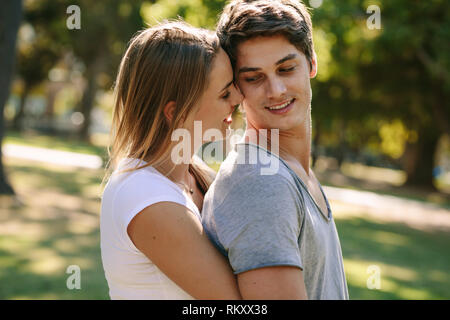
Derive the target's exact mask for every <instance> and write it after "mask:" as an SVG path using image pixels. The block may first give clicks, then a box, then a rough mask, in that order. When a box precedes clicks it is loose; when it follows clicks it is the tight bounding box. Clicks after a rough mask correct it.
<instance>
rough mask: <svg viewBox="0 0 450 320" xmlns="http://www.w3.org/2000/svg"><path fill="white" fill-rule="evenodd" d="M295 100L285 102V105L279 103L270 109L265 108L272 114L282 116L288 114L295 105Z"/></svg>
mask: <svg viewBox="0 0 450 320" xmlns="http://www.w3.org/2000/svg"><path fill="white" fill-rule="evenodd" d="M294 101H295V98H293V99H291V100H288V101H284V102H283V103H279V104H276V105H273V106H270V107H264V108H265V109H266V110H268V111H270V112H271V113H275V114H280V113H285V112H288V111H289V110H290V109H291V108H292V106H293V105H294Z"/></svg>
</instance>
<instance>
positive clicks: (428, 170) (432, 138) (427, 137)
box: [404, 128, 440, 190]
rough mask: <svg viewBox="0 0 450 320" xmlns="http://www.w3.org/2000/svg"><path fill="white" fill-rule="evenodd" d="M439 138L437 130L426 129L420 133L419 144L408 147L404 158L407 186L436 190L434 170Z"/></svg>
mask: <svg viewBox="0 0 450 320" xmlns="http://www.w3.org/2000/svg"><path fill="white" fill-rule="evenodd" d="M439 137H440V134H439V131H438V130H437V129H436V128H424V129H423V130H421V131H420V132H419V139H418V141H417V143H416V144H415V145H409V146H408V150H407V153H406V154H405V157H404V161H405V171H406V174H407V180H406V184H407V185H410V186H415V187H421V188H426V189H431V190H436V187H435V186H434V183H433V168H434V166H435V163H434V161H435V155H436V148H437V146H438V142H439Z"/></svg>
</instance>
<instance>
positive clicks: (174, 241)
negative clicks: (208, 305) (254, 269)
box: [127, 202, 241, 300]
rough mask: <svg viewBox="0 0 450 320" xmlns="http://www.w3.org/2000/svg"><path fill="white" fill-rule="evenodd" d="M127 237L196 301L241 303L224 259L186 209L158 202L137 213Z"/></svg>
mask: <svg viewBox="0 0 450 320" xmlns="http://www.w3.org/2000/svg"><path fill="white" fill-rule="evenodd" d="M127 231H128V235H129V236H130V239H131V240H132V241H133V243H134V245H135V246H136V247H137V248H138V249H139V250H140V251H141V252H142V253H144V254H145V255H146V256H147V257H148V258H149V259H150V260H151V261H152V262H153V263H155V264H156V265H157V266H158V268H159V269H161V271H163V272H164V273H165V274H166V275H167V276H168V277H169V278H170V279H171V280H172V281H173V282H175V283H176V284H177V285H179V286H180V287H181V288H182V289H183V290H185V291H186V292H187V293H189V294H190V295H191V296H193V297H194V298H196V299H204V300H214V299H227V300H228V299H240V298H241V297H240V293H239V290H238V286H237V281H236V277H235V276H234V275H233V272H232V270H231V267H230V265H229V264H228V261H227V259H226V258H225V257H224V256H223V255H222V254H221V253H220V252H219V251H218V250H217V249H216V248H215V247H214V246H213V244H212V243H211V242H210V240H209V239H208V237H207V235H206V234H205V233H204V231H203V227H202V224H201V222H200V221H199V220H198V218H197V217H196V216H195V215H194V214H193V213H192V212H191V211H189V209H187V208H186V207H184V206H182V205H180V204H177V203H173V202H159V203H156V204H154V205H151V206H149V207H147V208H145V209H144V210H142V211H141V212H140V213H138V214H137V215H136V216H135V217H134V218H133V219H132V220H131V222H130V224H129V225H128V229H127Z"/></svg>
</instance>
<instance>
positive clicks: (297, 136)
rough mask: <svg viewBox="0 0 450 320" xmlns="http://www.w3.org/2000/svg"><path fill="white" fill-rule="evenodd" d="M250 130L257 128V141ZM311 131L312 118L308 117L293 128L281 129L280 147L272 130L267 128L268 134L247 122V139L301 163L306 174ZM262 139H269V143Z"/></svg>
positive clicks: (288, 159)
mask: <svg viewBox="0 0 450 320" xmlns="http://www.w3.org/2000/svg"><path fill="white" fill-rule="evenodd" d="M250 130H256V139H257V140H256V142H255V141H253V140H254V139H253V138H254V136H255V135H254V134H251V133H250ZM311 131H312V130H311V118H310V117H308V118H307V120H306V121H305V122H304V123H302V124H301V125H300V126H299V127H297V128H294V129H293V130H289V131H281V130H280V131H279V134H278V147H276V146H275V145H274V142H273V141H271V139H272V132H271V131H270V130H267V134H262V131H261V130H258V129H256V128H254V127H252V126H251V125H249V124H248V123H247V130H246V132H245V137H246V139H245V141H246V142H252V143H256V144H258V145H260V146H263V147H265V148H267V149H268V150H269V151H270V152H272V153H275V154H277V155H278V156H279V157H281V158H282V159H283V160H285V161H287V162H290V161H293V162H298V163H300V165H301V166H302V167H303V169H304V170H305V172H306V174H307V175H309V166H310V155H311ZM266 136H267V137H266ZM261 139H267V143H266V142H265V141H263V140H261Z"/></svg>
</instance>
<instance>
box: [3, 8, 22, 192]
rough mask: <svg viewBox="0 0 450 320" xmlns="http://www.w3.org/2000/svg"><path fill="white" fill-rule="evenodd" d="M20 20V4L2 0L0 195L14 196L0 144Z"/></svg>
mask: <svg viewBox="0 0 450 320" xmlns="http://www.w3.org/2000/svg"><path fill="white" fill-rule="evenodd" d="M21 18H22V2H21V1H18V0H3V1H2V2H0V194H9V195H11V194H14V190H13V188H12V187H11V185H10V184H9V183H8V181H7V178H6V175H5V172H4V168H3V161H2V159H3V157H2V147H1V145H2V144H1V142H2V138H3V133H4V115H3V110H4V107H5V104H6V101H7V99H8V96H9V89H10V84H11V78H12V73H13V66H14V52H15V47H16V38H17V30H18V28H19V25H20V20H21Z"/></svg>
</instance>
